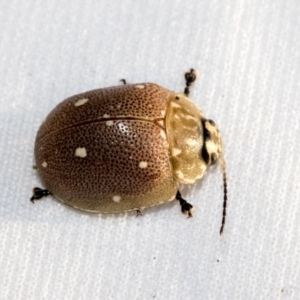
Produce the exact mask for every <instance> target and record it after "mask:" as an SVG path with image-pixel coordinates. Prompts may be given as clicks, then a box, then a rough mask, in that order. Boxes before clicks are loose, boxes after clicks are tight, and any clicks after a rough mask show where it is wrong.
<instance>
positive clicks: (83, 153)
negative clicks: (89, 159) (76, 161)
mask: <svg viewBox="0 0 300 300" xmlns="http://www.w3.org/2000/svg"><path fill="white" fill-rule="evenodd" d="M86 155H87V154H86V149H85V148H84V147H83V148H80V147H79V148H77V149H76V150H75V156H78V157H86Z"/></svg>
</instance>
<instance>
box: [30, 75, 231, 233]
mask: <svg viewBox="0 0 300 300" xmlns="http://www.w3.org/2000/svg"><path fill="white" fill-rule="evenodd" d="M196 77H197V75H196V72H195V71H194V70H193V69H191V70H190V71H189V72H187V73H185V81H186V86H185V89H184V92H183V93H175V92H172V91H170V90H168V89H166V88H163V87H161V86H159V85H157V84H154V83H138V84H127V83H126V81H125V80H121V81H122V82H123V85H120V86H115V87H109V88H102V89H97V90H92V91H88V92H85V93H82V94H79V95H75V96H72V97H70V98H67V99H66V100H64V101H62V102H61V103H60V104H58V105H57V106H56V107H55V108H54V109H53V110H52V112H50V114H49V115H48V116H47V118H46V119H45V121H44V122H43V123H42V125H41V126H40V128H39V130H38V132H37V136H36V140H35V149H34V153H35V160H36V169H37V171H38V174H39V176H40V178H41V181H42V183H43V185H44V186H45V188H46V189H41V188H38V187H35V188H34V189H33V196H32V197H31V199H30V200H31V201H32V202H34V201H35V200H39V199H41V198H43V197H46V196H48V195H53V196H54V197H55V198H57V199H58V200H60V201H62V202H63V203H65V204H67V205H69V206H72V207H73V208H76V209H79V210H83V211H88V212H94V213H123V212H127V211H133V210H136V211H137V212H138V213H140V211H141V210H142V209H144V208H147V207H151V206H155V205H159V204H162V203H165V202H168V201H171V200H174V199H177V200H178V201H179V203H180V206H181V211H182V213H184V214H187V216H188V217H191V216H192V210H193V205H192V204H190V203H188V202H187V201H186V200H185V199H183V198H182V196H181V193H180V191H179V187H178V184H179V183H183V184H193V183H194V182H195V181H196V180H197V179H200V178H202V177H203V175H204V173H205V171H206V170H207V169H208V167H209V166H211V165H213V164H214V163H216V162H217V161H219V162H220V165H221V167H222V172H223V188H224V201H223V216H222V225H221V229H220V234H222V232H223V228H224V225H225V216H226V203H227V183H226V171H225V161H224V159H223V158H222V141H221V137H220V134H219V130H218V128H217V126H216V124H215V123H214V122H213V121H212V120H210V119H207V118H205V117H204V115H203V113H202V112H201V111H200V109H199V108H197V107H196V106H195V105H194V104H193V103H192V101H191V100H190V99H189V98H188V96H189V93H190V87H191V85H192V83H193V82H194V81H195V80H196Z"/></svg>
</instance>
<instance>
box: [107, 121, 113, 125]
mask: <svg viewBox="0 0 300 300" xmlns="http://www.w3.org/2000/svg"><path fill="white" fill-rule="evenodd" d="M113 124H114V122H113V121H106V125H107V126H111V125H113Z"/></svg>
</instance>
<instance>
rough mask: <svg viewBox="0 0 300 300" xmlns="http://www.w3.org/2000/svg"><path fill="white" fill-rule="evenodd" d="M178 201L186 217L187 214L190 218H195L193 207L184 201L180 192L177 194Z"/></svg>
mask: <svg viewBox="0 0 300 300" xmlns="http://www.w3.org/2000/svg"><path fill="white" fill-rule="evenodd" d="M176 200H178V201H179V203H180V206H181V211H182V213H183V214H185V215H186V214H187V215H188V218H191V217H192V216H193V215H192V211H193V205H192V204H190V203H188V202H187V201H186V200H185V199H183V198H182V196H181V194H180V192H179V191H178V192H177V194H176Z"/></svg>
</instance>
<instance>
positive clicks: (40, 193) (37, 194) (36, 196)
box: [30, 187, 52, 203]
mask: <svg viewBox="0 0 300 300" xmlns="http://www.w3.org/2000/svg"><path fill="white" fill-rule="evenodd" d="M49 195H52V194H51V192H50V191H49V190H43V189H41V188H38V187H35V188H34V189H33V196H32V197H31V198H30V201H31V202H32V203H34V201H35V200H40V199H42V198H43V197H47V196H49Z"/></svg>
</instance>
